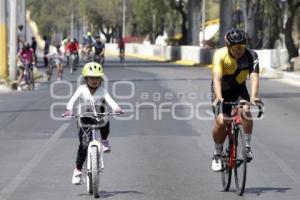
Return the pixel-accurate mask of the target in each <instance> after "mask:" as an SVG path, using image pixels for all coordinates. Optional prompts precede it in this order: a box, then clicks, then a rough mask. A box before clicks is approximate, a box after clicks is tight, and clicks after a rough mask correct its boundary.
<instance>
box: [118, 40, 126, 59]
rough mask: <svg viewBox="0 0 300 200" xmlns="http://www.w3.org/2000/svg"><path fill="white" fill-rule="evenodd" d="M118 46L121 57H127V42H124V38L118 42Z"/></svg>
mask: <svg viewBox="0 0 300 200" xmlns="http://www.w3.org/2000/svg"><path fill="white" fill-rule="evenodd" d="M118 48H119V50H120V52H119V56H120V59H124V57H125V42H124V39H123V38H121V39H120V41H119V43H118Z"/></svg>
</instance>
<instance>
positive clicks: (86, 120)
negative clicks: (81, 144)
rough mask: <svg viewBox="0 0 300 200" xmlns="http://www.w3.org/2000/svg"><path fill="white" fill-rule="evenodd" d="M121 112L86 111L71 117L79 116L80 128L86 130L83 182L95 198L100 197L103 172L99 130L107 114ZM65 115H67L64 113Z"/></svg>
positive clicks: (84, 135)
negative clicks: (86, 149) (85, 157)
mask: <svg viewBox="0 0 300 200" xmlns="http://www.w3.org/2000/svg"><path fill="white" fill-rule="evenodd" d="M120 114H121V113H112V112H108V113H98V112H85V113H82V114H80V115H72V116H70V117H72V118H77V120H78V125H79V128H81V129H82V130H83V132H84V134H83V138H85V139H86V143H87V144H88V152H87V159H86V161H85V164H84V167H83V169H82V176H83V177H86V179H85V180H84V179H83V183H84V182H86V186H87V192H88V193H89V194H90V195H93V196H94V197H95V198H98V197H99V185H100V172H103V169H104V161H103V149H104V148H103V144H102V143H101V142H100V141H99V139H98V138H99V136H98V134H97V132H99V131H97V130H98V129H99V127H100V125H101V123H103V122H104V123H105V119H104V117H105V116H111V115H120ZM62 116H63V117H66V116H64V115H63V114H62Z"/></svg>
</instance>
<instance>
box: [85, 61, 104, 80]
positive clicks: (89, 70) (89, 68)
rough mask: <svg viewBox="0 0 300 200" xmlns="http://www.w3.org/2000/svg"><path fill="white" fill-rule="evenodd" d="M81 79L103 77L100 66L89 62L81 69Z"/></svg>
mask: <svg viewBox="0 0 300 200" xmlns="http://www.w3.org/2000/svg"><path fill="white" fill-rule="evenodd" d="M82 76H83V77H99V78H102V77H103V76H104V73H103V68H102V65H100V64H99V63H96V62H89V63H87V64H85V65H84V67H83V69H82Z"/></svg>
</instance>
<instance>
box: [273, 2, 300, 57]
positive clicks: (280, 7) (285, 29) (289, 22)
mask: <svg viewBox="0 0 300 200" xmlns="http://www.w3.org/2000/svg"><path fill="white" fill-rule="evenodd" d="M273 6H274V9H275V10H276V12H277V13H280V15H281V16H284V17H286V20H285V21H284V20H283V21H281V22H282V23H281V24H280V25H279V26H280V32H281V33H283V34H284V36H285V45H286V48H287V51H288V54H289V58H288V60H289V62H291V59H292V58H294V57H298V56H299V53H298V49H297V47H296V44H295V42H294V40H293V37H292V32H293V25H294V19H295V16H296V11H297V10H298V9H299V7H300V1H299V0H285V1H283V2H281V1H280V2H276V3H274V4H273ZM284 17H281V18H284ZM282 24H283V25H282Z"/></svg>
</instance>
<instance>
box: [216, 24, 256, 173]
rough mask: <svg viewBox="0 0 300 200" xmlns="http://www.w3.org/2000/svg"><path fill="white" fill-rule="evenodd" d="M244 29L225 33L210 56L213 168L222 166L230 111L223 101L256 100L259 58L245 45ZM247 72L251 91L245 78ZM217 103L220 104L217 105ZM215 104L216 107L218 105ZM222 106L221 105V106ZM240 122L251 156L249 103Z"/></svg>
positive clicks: (244, 107)
mask: <svg viewBox="0 0 300 200" xmlns="http://www.w3.org/2000/svg"><path fill="white" fill-rule="evenodd" d="M247 38H248V36H247V33H245V32H244V31H242V30H240V29H236V28H233V29H231V30H229V31H228V32H227V33H226V34H225V37H224V39H225V42H226V47H223V48H221V49H218V50H217V51H216V52H215V54H214V56H213V67H212V86H211V87H212V95H213V98H212V100H213V111H214V113H215V116H216V119H215V123H214V127H213V131H212V135H213V139H214V142H215V153H214V155H213V160H212V169H213V170H214V171H221V170H222V154H223V143H224V141H225V139H226V131H225V129H226V127H227V124H228V122H229V117H230V115H231V106H230V105H228V104H222V103H223V102H235V101H237V100H238V99H244V100H247V101H250V103H251V104H254V105H255V104H256V102H257V101H258V100H259V98H258V96H257V95H258V87H259V62H258V56H257V54H256V53H255V52H254V51H253V50H250V49H248V48H246V42H247ZM248 76H250V80H251V95H249V93H248V90H247V87H246V80H247V77H248ZM220 105H222V106H221V107H220ZM217 108H218V109H217ZM220 108H222V109H220ZM241 118H242V125H243V128H244V133H245V135H244V136H245V142H246V156H247V158H248V159H249V160H251V159H252V158H253V153H252V151H251V147H250V141H251V135H252V129H253V121H252V115H251V112H250V108H249V105H245V106H243V115H242V117H241Z"/></svg>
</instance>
